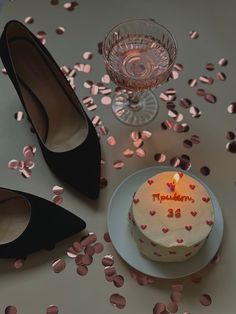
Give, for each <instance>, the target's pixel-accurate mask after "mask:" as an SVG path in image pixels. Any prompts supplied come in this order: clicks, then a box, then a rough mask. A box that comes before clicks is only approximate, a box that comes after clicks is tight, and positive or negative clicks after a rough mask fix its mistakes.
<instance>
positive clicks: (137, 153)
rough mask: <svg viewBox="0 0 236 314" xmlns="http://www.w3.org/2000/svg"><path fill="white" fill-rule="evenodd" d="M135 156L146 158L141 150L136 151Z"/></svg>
mask: <svg viewBox="0 0 236 314" xmlns="http://www.w3.org/2000/svg"><path fill="white" fill-rule="evenodd" d="M136 155H137V156H138V157H141V158H143V157H145V156H146V153H145V150H144V149H142V148H138V149H136Z"/></svg>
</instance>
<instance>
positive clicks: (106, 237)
mask: <svg viewBox="0 0 236 314" xmlns="http://www.w3.org/2000/svg"><path fill="white" fill-rule="evenodd" d="M103 239H104V241H105V242H108V243H110V242H111V238H110V235H109V233H108V232H105V233H104V236H103Z"/></svg>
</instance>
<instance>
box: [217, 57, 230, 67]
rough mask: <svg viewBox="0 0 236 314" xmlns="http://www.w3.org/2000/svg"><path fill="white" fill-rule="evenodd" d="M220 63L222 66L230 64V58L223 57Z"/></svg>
mask: <svg viewBox="0 0 236 314" xmlns="http://www.w3.org/2000/svg"><path fill="white" fill-rule="evenodd" d="M218 64H219V65H220V66H222V67H224V66H226V65H227V64H228V60H227V59H225V58H221V59H220V60H219V61H218Z"/></svg>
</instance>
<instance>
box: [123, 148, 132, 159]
mask: <svg viewBox="0 0 236 314" xmlns="http://www.w3.org/2000/svg"><path fill="white" fill-rule="evenodd" d="M123 155H124V156H125V157H127V158H130V157H132V156H133V155H134V151H133V150H132V149H129V148H127V149H125V150H124V151H123Z"/></svg>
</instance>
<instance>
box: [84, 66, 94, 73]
mask: <svg viewBox="0 0 236 314" xmlns="http://www.w3.org/2000/svg"><path fill="white" fill-rule="evenodd" d="M91 70H92V67H91V65H90V64H85V65H84V70H83V71H84V73H90V72H91Z"/></svg>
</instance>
